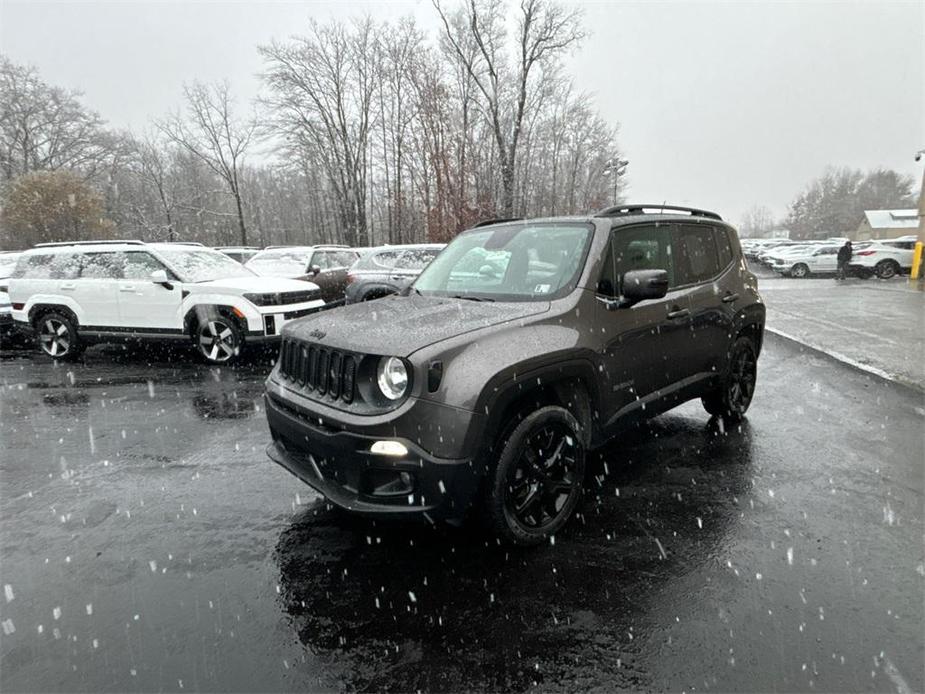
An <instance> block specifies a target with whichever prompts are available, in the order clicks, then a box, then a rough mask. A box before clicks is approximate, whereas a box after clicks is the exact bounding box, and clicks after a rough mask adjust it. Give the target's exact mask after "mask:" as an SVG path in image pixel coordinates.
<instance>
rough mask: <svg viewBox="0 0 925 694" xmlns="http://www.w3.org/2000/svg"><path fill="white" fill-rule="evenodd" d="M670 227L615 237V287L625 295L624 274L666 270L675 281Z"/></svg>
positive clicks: (642, 228) (631, 231)
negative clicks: (636, 271)
mask: <svg viewBox="0 0 925 694" xmlns="http://www.w3.org/2000/svg"><path fill="white" fill-rule="evenodd" d="M669 228H670V227H667V226H655V225H646V226H640V227H630V228H628V229H622V230H617V231H616V232H614V233H613V234H612V241H611V248H612V252H613V276H614V280H615V282H614V288H615V289H616V291H617V293H618V294H619V293H622V292H623V275H624V274H625V273H627V272H629V271H631V270H666V271H667V272H668V281H669V284H670V285H674V284H675V282H673V281H672V280H673V267H672V262H671V260H672V259H671V245H670V243H669V233H668V230H669Z"/></svg>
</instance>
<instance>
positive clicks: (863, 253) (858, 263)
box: [848, 236, 916, 280]
mask: <svg viewBox="0 0 925 694" xmlns="http://www.w3.org/2000/svg"><path fill="white" fill-rule="evenodd" d="M915 242H916V237H915V236H902V237H900V238H898V239H878V240H875V241H872V242H871V243H870V245H868V246H867V247H866V248H864V249H863V250H860V251H859V250H857V248H855V251H854V253H853V254H852V256H851V262H850V263H848V266H849V267H850V268H851V270H852V271H853V272H854V274H856V275H858V276H860V277H870V276H871V275H877V277H879V278H880V279H882V280H886V279H890V278H891V277H895V276H896V275H898V274H899V273H901V272H909V271H910V270H912V256H913V254H914V252H915Z"/></svg>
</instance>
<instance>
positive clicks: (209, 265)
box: [157, 248, 254, 282]
mask: <svg viewBox="0 0 925 694" xmlns="http://www.w3.org/2000/svg"><path fill="white" fill-rule="evenodd" d="M157 252H158V254H159V255H160V256H161V258H163V259H164V260H165V261H167V264H168V265H169V266H170V267H171V269H172V270H173V271H174V272H176V273H177V275H178V276H179V277H180V278H181V279H182V280H183V281H184V282H209V281H210V280H224V279H230V278H233V277H253V276H254V273H253V272H251V271H250V270H248V269H247V268H246V267H244V266H243V265H241V263H239V262H237V261H236V260H232V259H231V258H229V257H228V256H227V255H225V254H224V253H219V252H218V251H209V250H205V249H202V248H197V249H195V250H191V249H185V248H159V249H157Z"/></svg>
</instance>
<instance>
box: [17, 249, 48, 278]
mask: <svg viewBox="0 0 925 694" xmlns="http://www.w3.org/2000/svg"><path fill="white" fill-rule="evenodd" d="M51 259H52V256H51V254H50V253H48V254H35V255H24V256H23V257H22V258H21V259H20V260H19V262H18V263H16V271H15V272H14V273H13V277H17V278H19V277H22V278H25V279H30V280H47V279H51Z"/></svg>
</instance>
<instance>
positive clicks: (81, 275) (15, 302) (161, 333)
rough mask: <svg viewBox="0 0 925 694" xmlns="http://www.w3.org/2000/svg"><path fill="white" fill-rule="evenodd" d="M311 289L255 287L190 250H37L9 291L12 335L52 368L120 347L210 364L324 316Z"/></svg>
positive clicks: (228, 263) (101, 246) (169, 246)
mask: <svg viewBox="0 0 925 694" xmlns="http://www.w3.org/2000/svg"><path fill="white" fill-rule="evenodd" d="M320 294H321V292H320V290H319V289H318V286H317V285H315V284H313V283H311V282H303V281H300V280H291V279H279V278H271V277H258V276H257V275H255V274H254V273H253V272H251V271H250V270H248V269H246V268H245V267H244V266H242V265H241V264H240V263H238V262H236V261H234V260H232V259H231V258H229V257H228V256H226V255H224V254H223V253H219V252H218V251H215V250H212V249H209V248H205V247H204V246H201V245H199V244H173V243H143V242H141V241H104V242H77V243H55V244H40V245H39V246H36V247H35V248H33V249H31V250H28V251H26V252H24V253H23V254H22V256H21V257H20V259H19V262H18V263H17V265H16V271H15V272H14V274H13V277H11V278H10V281H9V295H10V301H11V303H12V307H13V320H14V323H15V325H16V327H17V328H18V329H19V330H21V331H24V332H26V333H30V332H31V333H33V334H34V335H35V336H36V338H37V341H38V346H39V348H40V349H41V350H42V351H43V352H45V354H48V355H49V356H51V357H54V358H56V359H68V358H73V357H76V356H77V355H78V354H79V353H80V352H81V350H82V348H83V347H85V346H86V345H87V344H90V343H93V342H114V341H119V340H124V339H135V340H153V339H161V340H163V339H169V340H179V341H192V344H193V345H194V346H195V347H196V349H197V350H198V351H199V353H200V355H201V356H202V357H203V358H204V359H205V360H206V361H208V362H211V363H216V364H220V363H224V362H228V361H231V360H232V359H234V358H235V357H236V356H237V355H238V353H239V352H240V350H241V347H243V346H244V344H245V343H247V344H250V343H256V342H268V341H274V340H279V333H280V329H281V328H282V326H283V325H284V324H285V323H286V322H288V321H290V320H293V319H294V318H298V317H300V316H304V315H306V314H308V313H312V312H314V311H316V310H319V309H320V308H322V307H323V306H324V302H323V301H322V300H321V296H320Z"/></svg>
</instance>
